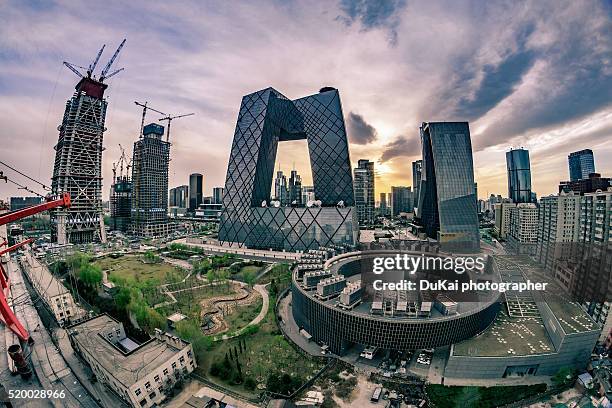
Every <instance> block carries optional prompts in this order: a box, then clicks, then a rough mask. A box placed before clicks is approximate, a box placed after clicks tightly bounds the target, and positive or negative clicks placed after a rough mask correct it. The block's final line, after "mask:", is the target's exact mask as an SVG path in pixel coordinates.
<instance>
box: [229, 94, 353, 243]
mask: <svg viewBox="0 0 612 408" xmlns="http://www.w3.org/2000/svg"><path fill="white" fill-rule="evenodd" d="M304 139H305V140H306V141H307V142H308V151H309V154H310V165H311V169H312V177H313V183H314V193H315V198H316V202H314V203H310V204H309V205H305V206H285V207H281V206H277V205H278V204H277V203H274V202H271V200H270V190H271V186H272V177H273V172H274V163H275V160H276V152H277V147H278V143H279V142H283V141H290V140H304ZM354 202H355V198H354V193H353V177H352V174H351V164H350V158H349V150H348V142H347V137H346V129H345V125H344V118H343V115H342V106H341V104H340V95H339V93H338V90H336V89H335V88H330V87H326V88H322V89H321V90H320V92H319V93H317V94H315V95H311V96H306V97H304V98H300V99H296V100H290V99H288V98H286V97H285V96H283V95H282V94H281V93H280V92H278V91H276V90H275V89H272V88H266V89H264V90H261V91H258V92H254V93H252V94H249V95H246V96H244V97H243V98H242V104H241V105H240V111H239V114H238V122H237V124H236V130H235V133H234V141H233V144H232V149H231V153H230V158H229V164H228V169H227V177H226V181H225V194H224V196H223V212H222V215H221V223H220V226H219V241H220V242H221V243H222V244H224V245H228V246H246V247H248V248H253V249H273V250H280V251H282V250H285V251H292V252H295V251H307V250H309V249H317V248H319V247H320V246H329V245H342V246H347V247H351V246H353V245H355V244H356V242H357V233H358V225H357V220H356V212H355V203H354Z"/></svg>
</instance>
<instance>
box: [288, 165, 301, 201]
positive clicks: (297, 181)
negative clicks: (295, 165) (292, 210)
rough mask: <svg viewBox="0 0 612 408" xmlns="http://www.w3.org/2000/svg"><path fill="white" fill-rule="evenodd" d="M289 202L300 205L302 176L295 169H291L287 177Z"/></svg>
mask: <svg viewBox="0 0 612 408" xmlns="http://www.w3.org/2000/svg"><path fill="white" fill-rule="evenodd" d="M288 201H289V204H290V205H296V206H300V205H302V178H301V177H300V175H299V174H298V172H297V170H291V177H289V200H288Z"/></svg>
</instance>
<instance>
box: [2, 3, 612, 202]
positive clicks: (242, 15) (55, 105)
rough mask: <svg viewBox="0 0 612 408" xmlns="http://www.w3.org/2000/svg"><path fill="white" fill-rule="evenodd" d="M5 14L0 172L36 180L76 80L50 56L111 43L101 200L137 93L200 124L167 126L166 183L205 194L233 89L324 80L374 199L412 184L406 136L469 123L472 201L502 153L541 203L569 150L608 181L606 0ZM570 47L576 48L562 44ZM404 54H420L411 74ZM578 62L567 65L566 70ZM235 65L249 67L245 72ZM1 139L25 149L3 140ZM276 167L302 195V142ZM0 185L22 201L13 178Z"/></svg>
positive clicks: (305, 88)
mask: <svg viewBox="0 0 612 408" xmlns="http://www.w3.org/2000/svg"><path fill="white" fill-rule="evenodd" d="M9 4H10V5H6V6H2V8H1V10H2V14H3V15H6V16H7V17H8V18H7V19H6V21H7V23H6V24H5V25H3V26H2V27H1V28H0V33H2V35H1V36H0V38H1V39H0V50H1V51H2V52H1V53H0V60H2V64H0V76H1V77H2V78H3V79H2V80H0V96H1V98H0V108H1V109H0V120H2V122H3V124H4V126H3V131H2V132H0V140H2V141H3V142H4V145H5V146H6V159H7V161H8V162H9V164H13V165H18V167H19V168H20V169H21V170H22V171H24V172H25V173H26V174H28V175H31V176H33V177H34V178H36V179H38V180H40V181H42V182H43V183H45V184H47V183H49V184H50V180H49V178H50V174H51V171H52V167H53V166H52V162H53V146H54V144H55V142H56V140H57V129H56V128H57V125H58V124H59V120H60V118H61V115H62V111H63V109H64V108H65V101H66V100H67V99H69V98H70V96H71V94H72V92H73V89H74V85H75V84H76V82H77V78H76V77H75V76H74V75H73V74H72V73H70V72H69V71H68V70H67V69H65V68H64V67H63V66H62V61H64V60H66V61H70V62H73V63H75V64H79V65H87V64H88V63H89V62H90V61H91V60H92V59H93V57H94V56H95V52H96V50H97V49H99V47H100V46H101V44H103V43H106V44H107V47H108V48H109V49H110V48H112V47H113V46H114V45H115V44H116V43H118V42H119V41H120V40H121V39H122V38H123V37H124V36H125V37H127V39H128V41H127V43H126V46H125V49H124V50H123V51H122V55H120V58H119V61H118V62H117V64H118V65H117V66H121V67H125V68H126V70H125V71H124V72H121V74H120V75H117V76H116V77H114V78H112V79H110V80H109V89H108V92H107V95H108V97H109V99H108V103H109V106H108V114H107V120H106V126H107V127H108V130H107V132H105V140H104V147H105V149H106V150H105V151H104V154H103V165H102V169H103V186H102V192H103V199H104V200H107V199H108V194H109V187H110V185H111V180H112V163H113V162H114V161H116V160H117V159H118V158H119V156H120V150H119V146H118V145H119V144H120V143H121V144H122V145H124V146H130V145H131V144H132V143H133V141H134V139H135V138H136V137H137V135H138V129H139V125H140V114H141V111H140V109H139V108H138V107H136V106H134V103H133V102H134V101H135V100H138V101H145V100H146V101H149V103H150V104H151V106H153V107H155V108H157V109H161V110H162V111H164V112H168V111H170V112H172V113H175V114H176V113H183V112H195V113H196V115H195V116H194V117H192V118H190V119H189V120H188V121H187V120H185V121H183V122H181V121H178V122H176V123H175V125H174V126H173V129H174V131H173V137H172V139H173V140H172V141H171V142H173V147H172V161H171V163H170V174H169V178H170V180H169V184H170V185H171V186H176V185H182V184H185V180H187V178H188V176H189V174H190V173H192V172H194V171H199V172H202V173H203V174H206V176H207V182H206V184H205V191H206V193H205V194H207V195H208V192H209V190H210V188H211V187H213V186H221V185H223V181H224V179H225V175H226V174H225V169H226V168H227V167H226V165H227V160H228V158H229V151H230V147H231V139H232V134H233V126H234V123H235V119H236V117H237V113H238V112H237V110H236V109H237V108H236V107H237V106H238V105H239V101H240V98H241V96H242V95H244V94H245V93H246V92H248V91H250V90H252V89H258V88H260V87H263V86H268V85H269V84H272V85H273V86H275V87H277V88H279V89H284V90H285V92H286V94H287V96H288V97H290V98H292V97H296V96H299V95H304V94H310V93H313V92H316V91H317V90H318V89H319V88H320V87H322V86H328V85H329V86H334V87H336V88H338V89H339V90H340V91H341V92H342V93H343V110H344V116H345V120H346V123H347V132H348V137H349V141H350V142H351V146H350V150H351V165H352V166H353V167H354V166H355V165H356V164H357V161H358V160H359V159H368V160H371V161H374V162H375V169H376V172H377V174H376V187H377V188H376V193H377V194H378V193H380V192H389V191H390V190H391V186H392V185H411V184H412V183H411V179H412V172H411V166H410V163H411V162H412V161H414V160H416V159H418V158H420V157H419V156H420V146H419V134H418V127H419V125H420V123H421V122H423V121H433V120H444V121H453V120H459V121H469V122H470V126H471V129H472V130H473V131H472V138H473V150H474V168H475V181H476V182H477V183H478V186H479V188H478V191H479V195H480V198H485V197H488V195H489V194H491V193H495V194H499V193H501V194H504V192H505V191H507V186H506V169H505V166H504V163H503V161H504V160H503V158H504V154H505V152H506V151H507V150H509V149H510V148H511V147H519V146H522V147H525V148H526V149H528V150H529V151H530V154H531V156H532V174H533V191H535V192H536V193H537V194H538V196H540V197H541V196H544V195H547V194H552V193H555V192H556V190H557V185H558V182H559V181H561V180H564V179H569V174H568V166H567V155H568V154H569V153H571V152H573V151H576V150H579V149H583V148H590V149H592V150H593V151H594V154H595V156H596V157H595V160H596V162H597V170H598V172H599V173H601V174H602V175H604V176H605V175H607V174H610V173H611V172H612V146H611V144H610V143H609V138H610V135H611V134H612V110H611V107H610V102H609V98H607V97H606V95H605V89H608V88H609V85H610V75H609V69H610V68H609V62H608V59H606V58H605V56H606V55H607V54H609V52H610V49H611V46H610V41H609V40H607V39H606V38H607V37H606V36H605V32H606V31H607V30H609V29H610V21H609V19H607V18H606V15H608V14H609V12H610V10H609V4H607V3H600V2H580V4H573V3H568V5H567V6H562V5H558V4H545V3H537V4H528V5H526V6H525V10H523V11H521V10H519V9H518V8H517V7H519V6H514V5H511V6H507V5H505V6H502V5H500V4H498V3H491V4H489V5H488V6H487V7H486V8H484V9H483V10H477V9H478V8H474V7H470V6H466V5H457V4H449V5H445V6H442V5H431V4H426V3H423V2H416V3H412V2H411V3H406V2H402V1H398V2H392V3H388V4H387V5H386V8H382V9H380V8H378V7H379V6H376V5H369V6H363V5H360V3H352V2H349V1H341V2H339V3H337V4H328V3H325V4H323V3H321V4H318V5H316V4H315V5H310V6H308V7H306V6H305V5H302V4H299V3H291V4H285V5H278V4H275V3H260V4H258V5H257V6H253V5H247V4H242V5H229V4H227V5H208V6H201V5H197V4H193V5H189V4H184V5H182V6H172V7H170V6H164V5H151V6H150V7H148V8H143V7H141V5H139V4H138V3H134V4H132V5H129V6H126V7H119V6H116V5H110V6H106V5H105V6H101V5H93V6H92V5H87V6H85V5H54V4H50V5H47V6H45V7H42V6H31V5H27V4H21V3H9ZM381 7H382V6H381ZM92 8H93V10H92ZM507 8H509V9H511V10H507ZM515 8H516V9H515ZM193 9H197V10H198V11H199V13H193V12H192V10H193ZM544 10H546V13H545V12H544ZM499 11H504V12H503V13H501V12H499ZM135 14H138V15H139V17H138V18H137V19H134V18H131V17H130V16H133V15H135ZM94 15H95V16H96V17H95V19H96V20H95V23H96V24H92V23H93V22H94V20H93V17H92V16H94ZM196 15H198V16H199V17H195V16H196ZM423 15H427V16H428V17H427V19H432V20H436V21H444V22H445V23H444V24H440V25H439V27H438V32H437V34H436V35H434V36H432V35H427V36H423V34H422V32H425V31H427V30H421V29H420V28H419V27H421V28H423V26H424V25H426V24H427V21H428V20H427V19H423V18H421V17H422V16H423ZM160 16H163V17H160ZM451 17H452V18H451ZM483 17H487V18H486V19H485V18H483ZM296 19H299V21H300V22H301V24H300V25H297V26H296V25H295V24H294V21H295V20H296ZM426 20H427V21H426ZM49 21H53V22H54V23H53V24H50V23H48V22H49ZM230 21H231V22H234V23H236V24H231V25H230V26H228V23H229V22H230ZM261 21H267V22H269V23H270V24H265V25H262V24H260V22H261ZM476 21H478V22H479V24H474V23H475V22H476ZM177 22H178V23H179V24H177ZM270 27H272V28H270ZM315 27H316V29H315ZM499 27H503V29H502V30H499ZM253 30H254V31H253ZM457 31H460V32H462V33H463V35H462V36H456V34H455V33H456V32H457ZM80 32H87V33H88V35H87V36H82V35H79V34H78V33H80ZM249 32H256V33H257V35H256V36H249V35H246V34H247V33H249ZM279 32H283V36H282V37H283V39H282V40H279V39H278V38H279V37H278V35H277V34H278V33H279ZM457 37H460V38H457ZM466 38H467V39H469V40H470V41H465V39H466ZM262 39H264V41H262ZM265 40H269V41H265ZM568 43H573V44H575V46H573V47H566V48H563V44H568ZM587 44H588V45H587ZM431 49H435V50H436V51H435V52H430V51H428V50H431ZM108 52H109V51H108V50H107V52H106V53H105V54H104V56H105V58H108V57H109V55H108ZM156 55H157V56H159V58H157V57H152V56H156ZM415 56H419V57H423V58H419V63H418V64H417V63H415ZM270 60H274V61H275V63H274V64H273V65H271V64H269V61H270ZM574 60H579V61H580V64H581V65H580V68H581V69H580V70H576V69H574V68H570V67H571V66H572V65H571V64H569V61H574ZM303 61H308V62H307V63H303ZM211 62H213V63H211ZM245 67H247V68H248V70H249V73H250V74H249V75H248V76H245V75H242V76H241V75H240V72H242V71H243V70H244V68H245ZM288 67H290V69H288ZM580 72H584V74H581V73H580ZM583 75H586V77H583ZM9 78H10V81H9V80H8V79H9ZM357 84H358V85H357ZM553 84H554V86H553ZM559 84H563V85H559ZM26 116H27V121H26V120H24V117H26ZM147 119H148V120H149V121H155V120H157V119H158V117H157V116H156V115H153V114H150V115H149V116H148V117H147ZM14 135H19V137H20V143H12V142H11V140H12V138H13V137H14ZM285 149H286V151H285ZM129 154H131V152H129ZM279 157H282V159H281V161H280V165H281V167H282V168H289V167H293V163H294V162H295V167H296V169H297V170H298V172H299V173H300V174H301V175H302V178H303V180H302V182H303V184H304V185H311V184H312V181H311V180H312V176H311V172H310V171H309V169H308V156H307V149H306V145H305V143H303V142H290V143H287V146H282V147H281V149H280V150H279ZM31 187H35V186H31ZM412 187H414V186H412ZM2 191H3V193H4V194H3V196H6V197H8V196H11V195H23V192H22V191H19V190H17V189H16V188H13V187H12V186H10V185H9V186H5V187H4V188H3V190H2Z"/></svg>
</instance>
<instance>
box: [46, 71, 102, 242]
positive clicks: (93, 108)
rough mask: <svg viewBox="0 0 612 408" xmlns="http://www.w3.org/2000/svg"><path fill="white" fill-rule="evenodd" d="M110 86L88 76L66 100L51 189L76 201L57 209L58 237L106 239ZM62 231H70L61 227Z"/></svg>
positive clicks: (53, 225)
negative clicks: (105, 175) (104, 195)
mask: <svg viewBox="0 0 612 408" xmlns="http://www.w3.org/2000/svg"><path fill="white" fill-rule="evenodd" d="M107 87H108V85H107V84H104V83H102V82H101V81H97V80H95V79H93V78H90V77H83V78H81V80H80V81H79V83H78V84H77V85H76V87H75V89H76V92H75V93H74V95H73V96H72V99H70V100H69V101H68V102H66V109H65V111H64V118H63V120H62V124H61V125H60V126H59V139H58V141H57V144H56V145H55V147H54V149H55V164H54V166H53V177H52V178H51V180H52V181H51V188H52V191H53V193H54V194H60V193H62V192H66V193H68V194H70V199H71V201H72V205H71V206H70V208H68V209H60V210H53V211H51V240H52V241H53V242H59V243H66V242H69V243H72V244H85V243H88V242H93V241H101V242H106V234H105V232H104V220H103V218H102V151H103V147H102V140H103V134H104V131H105V129H106V128H105V119H106V107H107V102H106V99H105V98H104V91H105V90H106V88H107ZM60 212H61V213H64V214H65V215H66V218H65V220H66V222H65V228H66V230H65V236H58V218H60V217H58V214H59V213H60ZM61 218H63V217H61ZM62 230H63V229H62ZM59 235H64V234H63V233H61V232H59Z"/></svg>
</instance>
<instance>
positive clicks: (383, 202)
mask: <svg viewBox="0 0 612 408" xmlns="http://www.w3.org/2000/svg"><path fill="white" fill-rule="evenodd" d="M378 208H379V210H380V215H382V216H386V215H388V214H387V210H388V206H387V193H380V202H379V204H378Z"/></svg>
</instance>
